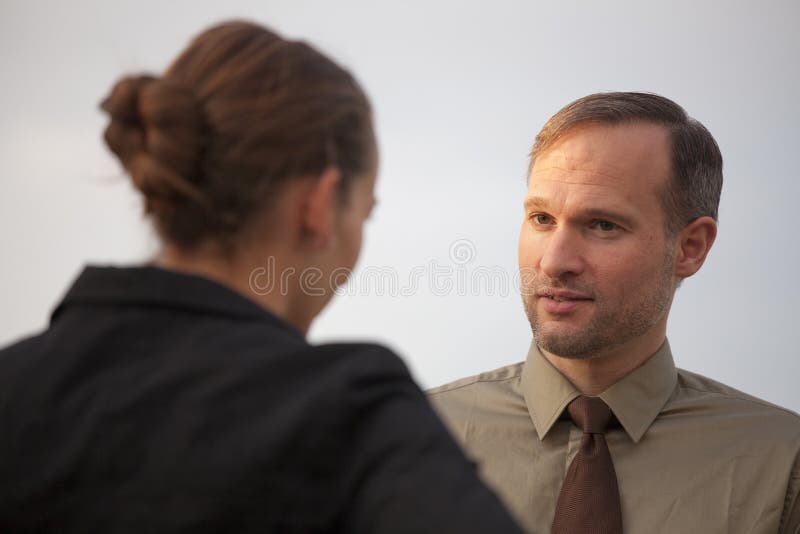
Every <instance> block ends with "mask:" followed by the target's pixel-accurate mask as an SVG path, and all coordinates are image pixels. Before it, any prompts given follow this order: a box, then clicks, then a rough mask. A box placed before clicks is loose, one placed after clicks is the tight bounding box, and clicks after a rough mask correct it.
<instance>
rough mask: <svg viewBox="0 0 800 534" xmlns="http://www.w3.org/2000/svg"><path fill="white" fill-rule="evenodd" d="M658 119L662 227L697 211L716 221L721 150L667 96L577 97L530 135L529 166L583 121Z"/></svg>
mask: <svg viewBox="0 0 800 534" xmlns="http://www.w3.org/2000/svg"><path fill="white" fill-rule="evenodd" d="M629 122H647V123H653V124H660V125H663V126H664V127H666V128H667V129H668V130H669V132H670V139H671V141H672V157H671V160H672V176H671V180H670V181H669V183H668V185H667V188H666V190H665V191H664V195H662V203H663V206H664V213H665V215H666V232H667V234H668V235H675V234H676V233H677V232H678V231H680V230H681V229H682V228H683V227H684V226H685V225H687V224H688V223H690V222H691V221H693V220H695V219H697V218H698V217H702V216H705V215H707V216H709V217H712V218H714V220H717V218H718V213H717V211H718V207H719V198H720V193H721V191H722V154H721V153H720V150H719V147H718V146H717V142H716V141H714V138H713V137H712V136H711V133H710V132H709V131H708V130H707V129H706V127H705V126H703V125H702V124H700V122H698V121H697V120H695V119H693V118H691V117H690V116H689V115H688V114H687V113H686V111H684V109H683V108H682V107H680V106H679V105H678V104H676V103H675V102H673V101H672V100H670V99H668V98H665V97H663V96H660V95H656V94H652V93H636V92H615V93H596V94H593V95H589V96H585V97H583V98H579V99H578V100H575V101H574V102H572V103H570V104H567V105H566V106H564V107H563V108H562V109H561V110H560V111H559V112H558V113H556V114H555V115H553V116H552V117H551V118H550V120H548V121H547V124H545V125H544V127H543V128H542V130H541V131H540V132H539V134H538V135H537V136H536V141H535V142H534V144H533V149H532V150H531V154H530V157H531V159H530V166H529V169H528V170H529V173H530V170H532V169H533V164H534V162H535V161H536V158H537V157H538V156H539V155H540V154H542V153H543V152H545V151H546V150H547V149H548V148H550V147H552V146H553V145H554V144H555V143H556V142H557V141H558V140H559V139H561V138H562V137H563V136H564V135H565V134H566V133H567V132H568V131H569V130H571V129H572V128H573V127H575V126H577V125H580V124H586V123H600V124H611V125H614V124H623V123H629Z"/></svg>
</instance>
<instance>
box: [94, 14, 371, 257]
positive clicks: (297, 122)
mask: <svg viewBox="0 0 800 534" xmlns="http://www.w3.org/2000/svg"><path fill="white" fill-rule="evenodd" d="M102 108H103V109H104V110H105V111H106V112H107V113H108V114H109V115H110V117H111V121H110V124H109V126H108V128H107V129H106V132H105V139H106V142H107V144H108V146H109V148H110V149H111V150H112V151H113V152H114V153H115V154H116V155H117V157H118V158H119V159H120V161H121V163H122V164H123V166H124V167H125V169H126V170H127V171H128V173H129V174H130V176H131V178H132V179H133V182H134V184H135V186H136V187H137V188H138V189H139V190H140V191H141V193H142V195H143V196H144V200H145V210H146V212H147V213H148V214H149V215H150V217H151V218H152V220H153V222H154V224H155V227H156V229H157V231H158V233H159V235H160V236H161V238H162V239H163V240H164V241H165V242H166V243H167V244H169V245H170V246H173V247H177V248H178V249H181V250H185V251H191V250H193V249H195V248H197V247H199V246H201V245H207V244H208V243H209V242H210V243H214V244H215V245H218V246H219V247H220V248H221V249H222V250H225V251H227V252H229V253H233V251H235V250H236V249H237V247H238V245H239V244H240V243H241V242H242V241H243V240H244V239H245V238H246V237H247V236H248V235H249V234H250V233H251V232H252V230H253V225H254V223H256V222H257V221H258V220H260V219H261V218H262V217H263V216H264V214H265V213H267V212H269V211H270V210H271V209H272V208H273V207H274V203H275V201H276V199H277V198H278V197H279V194H280V192H281V190H282V188H283V187H284V186H285V185H286V184H287V183H288V182H290V181H292V180H297V179H300V178H303V177H309V176H318V175H320V174H321V173H323V172H324V171H325V170H326V169H331V168H332V169H336V170H337V172H338V181H337V188H338V192H337V194H338V195H339V196H340V198H341V199H342V201H344V202H346V200H347V198H348V193H349V191H350V189H351V186H352V183H353V182H354V181H356V180H358V179H359V177H362V176H364V175H370V174H373V173H374V167H375V164H376V163H375V160H376V154H375V140H374V134H373V129H372V119H371V111H370V106H369V102H368V100H367V97H366V96H365V94H364V92H363V91H362V89H361V88H360V87H359V85H358V83H357V82H356V81H355V80H354V79H353V77H352V76H351V75H350V74H349V73H348V72H347V71H345V70H344V69H343V68H341V67H340V66H338V65H337V64H336V63H334V62H333V61H332V60H330V59H329V58H327V57H326V56H324V55H323V54H322V53H320V52H318V51H317V50H315V49H314V48H312V47H311V46H309V45H307V44H305V43H302V42H297V41H290V40H287V39H284V38H282V37H280V36H279V35H277V34H275V33H273V32H272V31H270V30H268V29H265V28H263V27H261V26H258V25H256V24H252V23H248V22H228V23H224V24H220V25H217V26H214V27H212V28H210V29H208V30H206V31H204V32H203V33H201V34H200V35H199V36H197V37H196V38H195V39H194V40H193V41H192V42H191V43H190V44H189V46H188V48H187V49H186V50H184V52H183V53H182V54H181V55H180V56H179V57H178V58H177V59H176V60H175V61H174V63H173V64H172V66H171V67H170V68H169V69H168V70H167V71H166V73H164V75H163V76H161V77H153V76H136V77H126V78H123V79H122V80H120V81H119V82H118V83H117V84H116V86H115V87H114V88H113V90H112V92H111V94H110V95H109V96H108V98H106V99H105V101H104V102H103V104H102Z"/></svg>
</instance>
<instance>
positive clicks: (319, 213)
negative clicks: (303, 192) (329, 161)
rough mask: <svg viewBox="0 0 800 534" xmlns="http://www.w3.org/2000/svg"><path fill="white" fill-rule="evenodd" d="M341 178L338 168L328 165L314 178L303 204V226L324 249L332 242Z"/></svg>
mask: <svg viewBox="0 0 800 534" xmlns="http://www.w3.org/2000/svg"><path fill="white" fill-rule="evenodd" d="M340 179H341V176H340V174H339V171H338V169H335V168H333V167H328V168H326V169H325V170H324V171H323V172H322V174H320V175H319V176H317V177H316V178H312V181H311V185H310V187H309V189H308V194H307V197H306V202H305V203H304V204H303V213H302V227H303V233H304V234H305V235H306V236H308V237H309V238H310V239H311V242H312V243H313V244H314V246H315V247H316V248H322V249H324V248H327V247H328V246H329V244H330V241H331V237H332V235H333V224H334V218H335V217H334V216H335V214H336V202H337V198H336V197H337V194H338V186H339V181H340Z"/></svg>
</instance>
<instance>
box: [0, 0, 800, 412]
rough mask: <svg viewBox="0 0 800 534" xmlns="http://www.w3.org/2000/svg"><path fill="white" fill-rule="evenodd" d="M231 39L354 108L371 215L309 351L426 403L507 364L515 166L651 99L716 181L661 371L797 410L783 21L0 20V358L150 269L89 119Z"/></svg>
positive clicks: (393, 7)
mask: <svg viewBox="0 0 800 534" xmlns="http://www.w3.org/2000/svg"><path fill="white" fill-rule="evenodd" d="M232 17H235V18H248V19H253V20H255V21H258V22H261V23H263V24H266V25H268V26H271V27H272V28H274V29H276V30H278V31H279V32H281V33H283V34H284V35H287V36H289V37H292V38H299V39H305V40H308V41H310V42H311V43H313V44H315V45H317V46H319V47H320V48H321V49H322V50H323V51H325V52H327V53H328V54H329V55H331V56H333V57H334V58H335V59H337V60H338V61H340V62H341V63H343V64H344V65H345V66H347V67H348V68H350V69H351V70H352V71H353V72H354V73H355V74H356V76H357V78H358V79H360V80H361V82H362V83H363V84H364V86H365V88H366V89H367V91H368V93H369V94H370V96H371V99H372V102H373V105H374V108H375V112H376V117H377V130H378V135H379V137H380V146H381V173H380V179H379V185H378V197H379V202H380V204H379V207H378V209H377V211H376V212H375V214H374V216H373V219H372V220H371V222H370V223H369V226H368V230H367V234H366V242H365V248H364V250H363V254H362V257H361V261H360V263H359V266H360V268H359V270H358V271H357V272H356V273H355V275H354V278H353V280H352V283H351V284H350V285H348V286H347V287H346V288H345V290H346V291H347V293H349V294H347V295H345V296H342V297H340V298H338V299H337V300H336V301H335V302H334V303H333V305H331V306H330V307H329V308H328V309H327V310H326V311H325V312H324V313H323V315H322V316H321V317H320V318H319V319H318V320H317V322H316V323H315V325H314V327H313V329H312V332H311V338H312V339H313V340H315V341H323V340H333V339H370V340H377V341H380V342H383V343H386V344H388V345H389V346H391V347H392V348H394V349H395V350H397V351H398V352H399V353H400V354H401V355H402V356H403V357H404V358H405V359H406V361H407V362H408V363H409V365H410V367H411V368H412V370H413V372H414V374H415V376H416V377H417V379H418V380H419V381H420V382H421V383H422V384H423V385H424V386H434V385H437V384H439V383H442V382H445V381H449V380H453V379H456V378H459V377H461V376H464V375H470V374H474V373H477V372H480V371H484V370H488V369H492V368H495V367H498V366H501V365H506V364H509V363H512V362H516V361H519V360H522V359H524V357H525V355H526V352H527V349H528V345H529V343H530V341H531V333H530V329H529V326H528V323H527V320H526V319H525V316H524V313H523V309H522V305H521V301H520V296H519V294H518V292H517V291H515V278H514V275H515V273H516V271H517V267H516V248H517V234H518V230H519V226H520V223H521V221H522V198H523V195H524V192H525V171H526V163H527V153H528V151H529V149H530V145H531V142H532V140H533V138H534V136H535V135H536V133H537V131H538V130H539V128H540V127H541V126H542V125H543V124H544V122H545V121H546V120H547V118H548V117H549V116H550V115H552V114H553V113H555V112H556V111H557V110H558V109H559V108H560V107H561V106H563V105H564V104H566V103H567V102H570V101H571V100H573V99H575V98H577V97H580V96H583V95H586V94H589V93H593V92H597V91H609V90H643V91H652V92H656V93H660V94H663V95H665V96H668V97H670V98H672V99H674V100H676V101H677V102H678V103H679V104H681V105H682V106H684V107H685V108H686V109H687V111H688V112H689V113H690V114H691V115H693V116H694V117H695V118H697V119H699V120H700V121H702V122H703V123H704V124H705V125H706V126H707V127H708V128H709V129H710V130H711V132H712V133H713V134H714V136H715V137H716V139H717V141H718V143H719V145H720V147H721V149H722V153H723V156H724V158H725V185H724V188H723V196H722V206H721V210H720V215H721V226H720V233H719V238H718V240H717V243H716V245H715V246H714V249H713V250H712V251H711V255H710V257H709V259H708V261H707V263H706V265H705V266H704V267H703V269H702V271H701V272H700V273H699V274H698V275H696V276H695V277H693V278H691V279H689V280H687V281H686V282H685V283H684V285H683V287H682V288H681V289H680V290H679V291H678V294H677V297H676V301H675V304H674V306H673V310H672V314H671V317H670V323H669V339H670V343H671V345H672V349H673V352H674V354H675V359H676V362H677V364H678V366H680V367H683V368H686V369H689V370H692V371H695V372H699V373H702V374H705V375H708V376H711V377H713V378H715V379H717V380H720V381H722V382H725V383H728V384H729V385H732V386H734V387H737V388H739V389H742V390H744V391H747V392H749V393H751V394H754V395H757V396H759V397H762V398H764V399H766V400H769V401H772V402H775V403H778V404H781V405H784V406H786V407H789V408H791V409H793V410H796V411H797V410H800V388H798V387H797V384H798V380H799V379H800V360H799V359H798V353H799V352H800V351H799V350H798V347H800V326H798V323H796V322H795V321H796V320H798V315H800V310H798V307H800V285H798V265H799V264H800V239H798V230H800V224H799V223H798V214H797V205H798V199H800V179H798V178H799V177H798V163H797V161H798V151H800V127H798V125H799V124H800V104H798V95H800V31H798V28H799V27H800V2H797V0H781V1H765V2H758V3H757V2H753V1H751V0H750V1H745V2H743V1H738V0H735V1H725V2H722V1H720V2H703V1H697V0H694V1H685V0H680V1H670V2H667V1H662V2H642V1H635V0H606V1H602V2H598V1H589V0H586V1H575V0H561V1H557V2H540V1H525V2H504V1H494V2H466V1H457V2H456V1H438V2H437V1H435V0H434V1H431V0H428V1H425V2H422V1H411V2H408V1H407V2H383V1H363V2H356V1H350V0H337V1H316V2H312V1H301V0H291V1H289V0H286V1H270V0H259V1H251V2H245V1H228V2H219V1H210V0H193V1H175V2H166V1H159V2H155V1H139V2H133V1H119V0H115V1H113V2H110V1H71V2H62V1H55V0H54V1H51V2H41V1H31V0H25V1H22V0H2V2H0V73H2V83H0V92H2V93H1V94H2V99H0V165H2V172H0V176H1V178H0V179H1V180H2V182H1V183H2V195H0V239H2V248H0V254H2V262H0V274H2V276H0V292H1V293H0V294H2V307H1V308H0V344H5V343H8V342H11V341H13V340H16V339H18V338H20V337H21V336H23V335H26V334H28V333H30V332H33V331H36V330H38V329H41V328H43V327H45V325H46V324H47V321H48V315H49V313H50V311H51V310H52V308H53V306H54V304H55V303H56V302H57V300H58V299H59V298H60V297H61V296H62V294H63V292H64V290H65V289H66V287H67V285H68V284H69V283H70V281H71V280H72V279H73V278H74V277H75V276H76V275H77V273H78V272H79V270H80V269H81V267H82V266H83V265H84V264H86V263H87V262H92V263H103V264H105V263H111V264H129V263H139V262H144V261H147V260H148V258H150V257H151V256H152V255H153V254H154V252H155V250H156V241H155V239H154V237H153V235H152V233H151V232H150V231H149V229H148V226H147V223H146V221H143V220H142V217H141V206H140V201H139V199H138V197H137V196H136V195H135V194H134V192H133V190H132V188H131V186H130V185H129V184H128V181H127V179H125V178H124V177H123V175H122V174H121V172H120V169H119V168H118V166H117V165H116V163H115V161H114V160H112V158H111V157H110V156H109V154H108V153H107V152H106V150H105V148H104V146H103V144H102V142H101V132H102V129H103V127H104V118H103V116H102V114H101V113H100V112H99V110H98V102H99V101H100V100H101V99H102V97H103V96H104V95H105V94H106V93H107V92H108V90H109V88H110V87H111V85H112V83H113V82H114V81H115V80H116V79H117V78H118V77H119V76H121V75H122V74H124V73H131V72H133V73H138V72H155V73H158V72H160V71H161V70H163V69H164V68H165V67H166V66H167V64H168V63H169V62H170V61H171V59H172V58H173V57H174V56H175V55H176V54H177V53H178V52H179V50H180V49H182V48H183V46H184V45H185V44H186V43H187V41H188V39H189V38H190V37H191V36H193V35H194V34H196V33H197V32H198V31H200V30H201V29H203V28H204V27H206V26H208V25H210V24H212V23H214V22H217V21H220V20H222V19H228V18H232ZM504 283H505V285H504Z"/></svg>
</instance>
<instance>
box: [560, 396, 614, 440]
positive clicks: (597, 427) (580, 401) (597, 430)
mask: <svg viewBox="0 0 800 534" xmlns="http://www.w3.org/2000/svg"><path fill="white" fill-rule="evenodd" d="M567 411H568V412H569V416H570V418H571V419H572V422H573V423H575V424H576V425H577V426H578V427H579V428H580V429H581V430H583V432H584V433H587V434H602V433H603V432H605V431H606V426H608V422H609V420H611V409H610V408H609V407H608V405H607V404H606V403H605V402H603V399H601V398H600V397H586V396H584V395H581V396H580V397H577V398H575V400H573V401H572V402H570V403H569V406H567Z"/></svg>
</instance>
